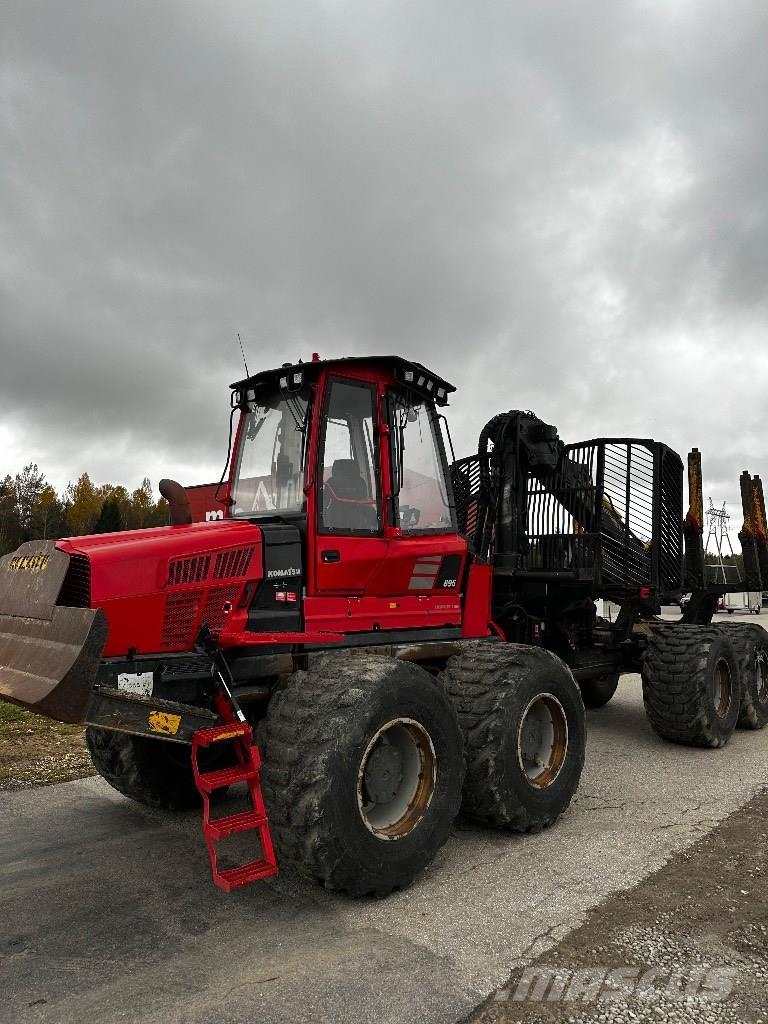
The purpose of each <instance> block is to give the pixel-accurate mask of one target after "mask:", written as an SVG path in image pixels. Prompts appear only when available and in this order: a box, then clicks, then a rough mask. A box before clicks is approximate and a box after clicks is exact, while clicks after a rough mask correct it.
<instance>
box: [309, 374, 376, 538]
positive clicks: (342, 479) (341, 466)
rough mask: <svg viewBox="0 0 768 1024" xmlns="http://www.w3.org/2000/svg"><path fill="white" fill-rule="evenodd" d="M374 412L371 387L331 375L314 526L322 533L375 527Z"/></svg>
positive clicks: (367, 530) (345, 531) (374, 398)
mask: <svg viewBox="0 0 768 1024" xmlns="http://www.w3.org/2000/svg"><path fill="white" fill-rule="evenodd" d="M375 414H376V392H375V390H374V388H372V387H371V386H370V385H368V384H356V383H353V382H351V381H342V380H333V379H332V380H331V382H330V386H329V390H328V398H327V401H326V405H325V416H324V424H323V439H322V462H321V464H322V467H323V470H322V472H323V481H322V500H321V502H320V529H321V530H322V531H323V532H325V533H371V534H372V533H378V532H379V529H380V525H381V522H380V516H379V497H378V494H379V488H378V481H377V473H376V466H377V460H376V452H375V448H374V425H375V422H376V418H375Z"/></svg>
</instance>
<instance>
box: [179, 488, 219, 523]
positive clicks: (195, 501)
mask: <svg viewBox="0 0 768 1024" xmlns="http://www.w3.org/2000/svg"><path fill="white" fill-rule="evenodd" d="M184 490H185V491H186V492H187V497H188V498H189V509H190V512H191V513H192V522H193V523H215V522H218V521H219V520H220V519H227V518H228V516H229V507H228V505H227V503H226V501H222V500H220V499H225V498H226V495H227V489H226V486H225V485H223V486H222V488H221V490H220V491H219V498H217V497H216V492H217V491H218V490H219V485H218V483H215V484H193V485H191V486H188V487H185V488H184Z"/></svg>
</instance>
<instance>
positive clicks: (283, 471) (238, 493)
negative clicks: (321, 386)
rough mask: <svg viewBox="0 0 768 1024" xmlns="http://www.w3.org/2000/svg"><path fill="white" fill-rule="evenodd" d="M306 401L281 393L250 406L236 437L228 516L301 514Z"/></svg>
mask: <svg viewBox="0 0 768 1024" xmlns="http://www.w3.org/2000/svg"><path fill="white" fill-rule="evenodd" d="M306 417H307V401H306V399H305V398H301V397H299V396H294V395H291V396H290V397H285V396H284V395H283V394H282V393H281V392H276V393H275V394H274V395H271V396H265V397H262V396H261V395H260V396H259V401H257V402H253V403H251V405H250V406H249V410H248V412H247V413H246V414H245V422H244V423H243V428H242V431H241V433H240V451H239V453H238V459H237V465H236V467H235V475H234V480H233V484H232V499H233V502H234V504H233V506H232V515H233V516H252V515H258V514H260V513H261V514H266V515H270V514H272V515H275V514H280V513H282V512H302V511H303V510H304V507H305V498H304V456H305V440H306V429H305V425H306Z"/></svg>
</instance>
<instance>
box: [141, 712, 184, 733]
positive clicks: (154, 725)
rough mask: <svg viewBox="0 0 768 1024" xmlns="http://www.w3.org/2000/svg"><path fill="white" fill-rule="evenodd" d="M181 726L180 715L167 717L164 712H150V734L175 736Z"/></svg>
mask: <svg viewBox="0 0 768 1024" xmlns="http://www.w3.org/2000/svg"><path fill="white" fill-rule="evenodd" d="M180 725H181V715H169V714H168V713H167V712H166V711H150V713H149V729H150V732H161V733H163V734H164V735H165V736H175V735H176V733H177V732H178V731H179V726H180Z"/></svg>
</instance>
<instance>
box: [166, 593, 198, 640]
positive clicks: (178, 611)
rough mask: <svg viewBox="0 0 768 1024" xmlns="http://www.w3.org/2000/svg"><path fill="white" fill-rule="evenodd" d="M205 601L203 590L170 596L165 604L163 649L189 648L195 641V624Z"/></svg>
mask: <svg viewBox="0 0 768 1024" xmlns="http://www.w3.org/2000/svg"><path fill="white" fill-rule="evenodd" d="M202 599H203V592H202V591H201V590H186V591H184V592H183V593H181V594H169V595H168V597H167V599H166V602H165V616H164V618H163V635H162V638H161V640H160V645H161V646H162V647H182V648H189V647H190V646H191V645H192V641H193V640H194V636H193V633H194V629H195V623H196V621H197V618H198V614H199V611H200V603H201V601H202Z"/></svg>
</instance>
